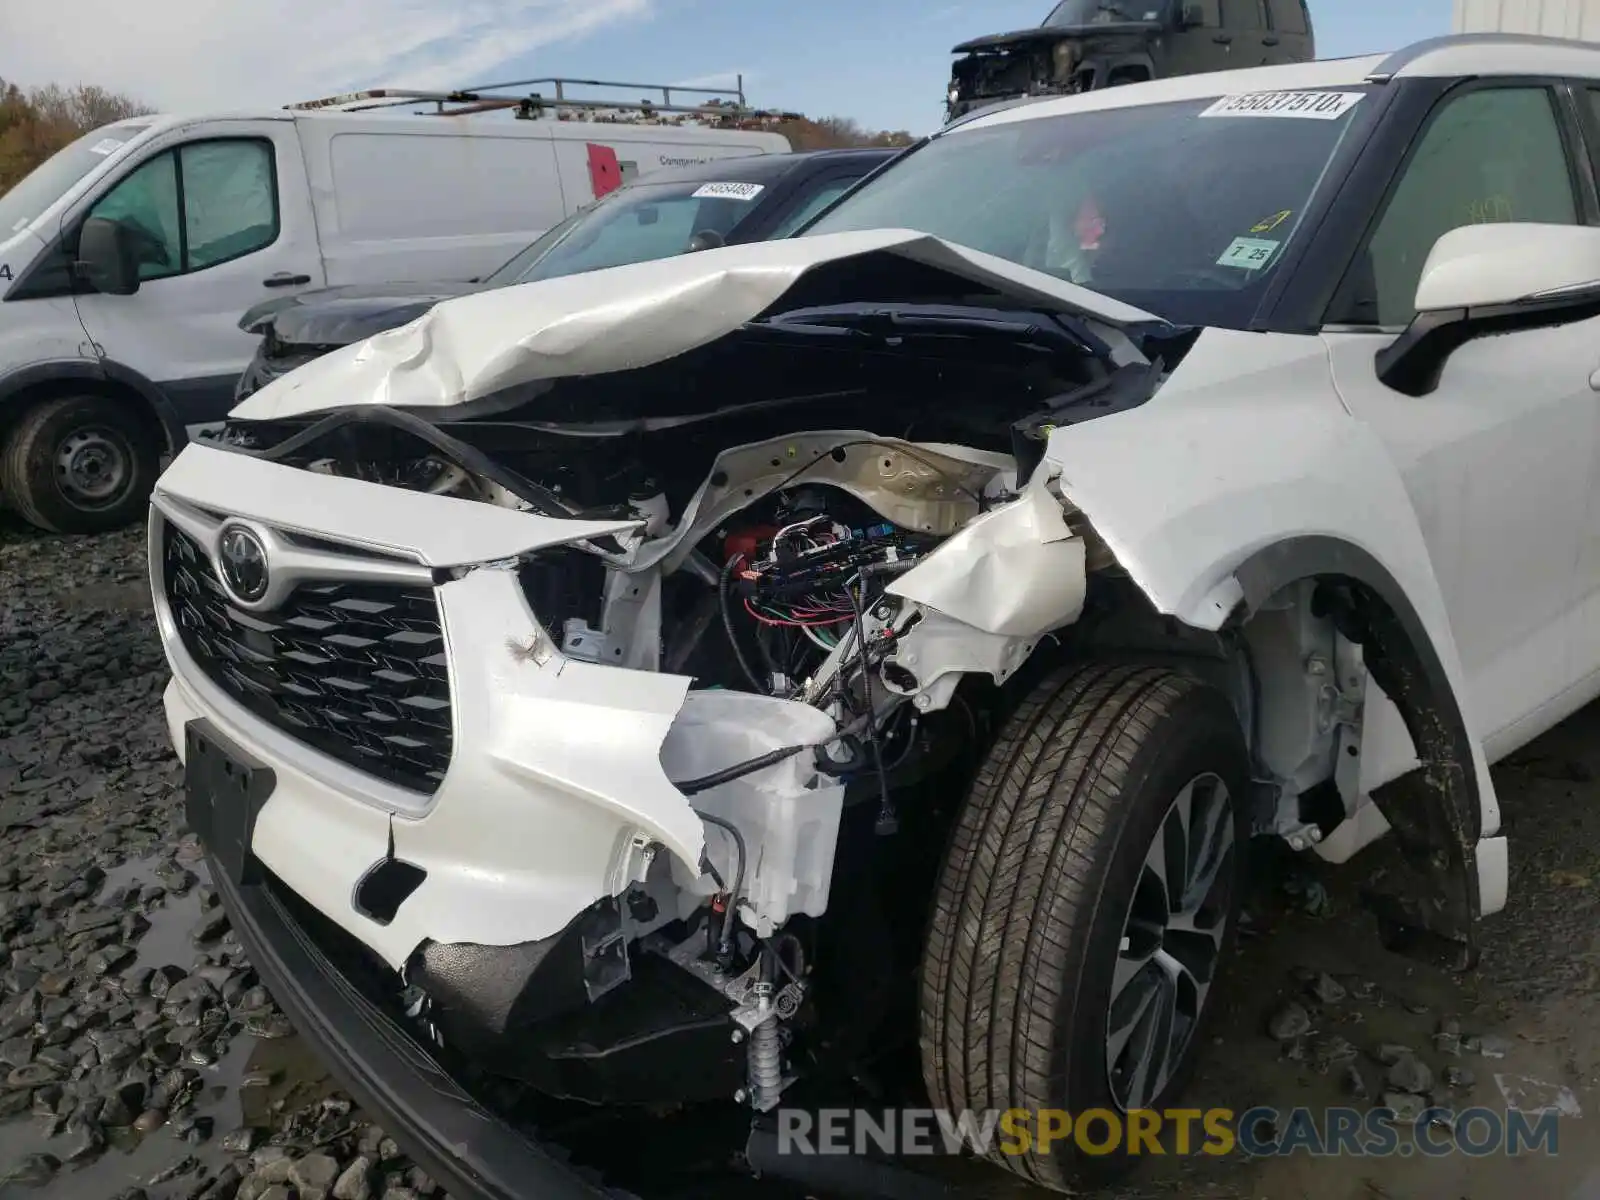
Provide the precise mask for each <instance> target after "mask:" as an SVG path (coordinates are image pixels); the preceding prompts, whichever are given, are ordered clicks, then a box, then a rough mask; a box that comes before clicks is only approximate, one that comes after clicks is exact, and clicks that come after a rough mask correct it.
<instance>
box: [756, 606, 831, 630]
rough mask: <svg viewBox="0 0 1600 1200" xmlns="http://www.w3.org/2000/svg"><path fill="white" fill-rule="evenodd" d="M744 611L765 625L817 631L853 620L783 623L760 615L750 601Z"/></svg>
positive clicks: (774, 618)
mask: <svg viewBox="0 0 1600 1200" xmlns="http://www.w3.org/2000/svg"><path fill="white" fill-rule="evenodd" d="M744 610H745V612H747V613H749V614H750V615H751V616H752V617H754V618H755V619H756V620H758V621H760V622H761V623H762V624H763V625H784V626H788V627H789V628H792V629H815V628H816V627H818V626H821V625H839V624H842V623H843V622H845V621H848V620H850V619H851V618H850V617H834V618H833V619H832V620H828V621H783V620H779V619H778V618H776V617H768V616H764V615H762V614H761V613H758V612H757V611H756V610H755V609H754V608H753V607H751V604H750V601H749V600H746V601H745V602H744Z"/></svg>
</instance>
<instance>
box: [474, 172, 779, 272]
mask: <svg viewBox="0 0 1600 1200" xmlns="http://www.w3.org/2000/svg"><path fill="white" fill-rule="evenodd" d="M765 190H766V189H765V188H764V187H763V186H762V185H761V184H759V183H717V182H714V181H713V182H691V183H633V184H629V185H628V186H627V187H625V188H622V189H620V190H618V191H615V192H613V193H612V194H611V195H609V196H607V197H606V198H605V199H604V200H602V201H600V202H599V203H598V204H595V205H592V206H590V207H589V208H587V209H584V210H583V211H581V212H577V213H574V214H573V215H572V216H570V217H568V218H567V219H566V220H565V221H563V222H562V223H561V224H559V225H557V226H556V227H555V228H554V229H552V230H550V231H549V232H548V233H546V234H545V235H544V236H543V237H541V238H540V239H539V240H538V241H536V242H534V243H533V244H532V245H531V246H529V247H528V248H527V249H526V250H524V251H523V252H522V253H521V254H519V255H517V256H516V257H515V258H513V259H512V260H511V261H510V262H508V263H506V265H505V266H503V267H501V268H500V269H499V270H498V271H496V272H495V273H494V274H493V275H491V276H490V277H489V279H488V281H487V282H488V283H489V284H490V285H491V286H506V285H509V284H513V283H532V282H534V281H535V280H538V279H554V278H555V277H556V276H558V275H577V274H579V273H580V272H583V271H598V270H600V269H601V268H603V267H621V266H625V265H627V264H629V263H639V262H649V261H650V260H652V259H657V258H671V257H672V256H674V255H677V254H683V253H685V252H686V251H688V250H689V249H690V248H691V247H690V244H689V243H690V240H691V239H692V238H694V237H695V235H697V234H710V235H712V237H713V239H720V241H727V240H728V238H729V237H731V236H732V234H733V231H734V230H735V229H737V228H738V227H739V225H740V224H741V223H742V222H743V221H744V220H745V218H746V217H748V216H749V215H750V213H751V212H752V211H753V210H754V209H755V206H756V200H757V199H758V198H759V197H760V196H761V194H762V192H764V191H765Z"/></svg>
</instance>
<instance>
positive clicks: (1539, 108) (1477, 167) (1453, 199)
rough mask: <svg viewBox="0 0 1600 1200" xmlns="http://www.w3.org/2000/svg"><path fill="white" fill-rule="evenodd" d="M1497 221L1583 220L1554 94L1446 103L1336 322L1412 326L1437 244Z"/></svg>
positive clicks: (1528, 92) (1493, 94)
mask: <svg viewBox="0 0 1600 1200" xmlns="http://www.w3.org/2000/svg"><path fill="white" fill-rule="evenodd" d="M1490 221H1529V222H1539V223H1544V224H1552V225H1576V224H1578V223H1579V215H1578V203H1577V199H1576V197H1575V195H1574V193H1573V185H1572V173H1571V171H1570V170H1569V167H1568V162H1567V154H1566V148H1565V146H1564V145H1563V143H1562V140H1561V130H1560V126H1559V125H1558V124H1557V122H1556V114H1555V109H1554V107H1553V106H1552V104H1551V99H1550V93H1549V92H1548V91H1547V90H1546V89H1544V88H1492V89H1483V90H1480V91H1474V92H1469V93H1467V94H1466V95H1464V96H1460V97H1457V98H1456V99H1454V100H1447V101H1446V102H1445V105H1444V107H1443V108H1442V109H1440V110H1439V112H1438V113H1437V114H1436V115H1435V116H1434V118H1433V120H1432V122H1431V123H1430V124H1429V126H1428V128H1427V130H1426V131H1425V132H1424V133H1423V135H1422V140H1421V142H1420V143H1419V144H1418V146H1417V149H1416V153H1415V154H1414V155H1413V156H1412V158H1411V161H1410V162H1409V163H1408V164H1407V165H1406V168H1405V174H1404V175H1403V176H1401V178H1400V182H1399V183H1398V184H1397V185H1396V187H1395V189H1394V192H1393V194H1392V195H1391V196H1390V198H1389V203H1388V206H1387V207H1386V208H1385V209H1384V213H1383V216H1382V218H1381V219H1380V220H1379V222H1378V225H1377V227H1376V228H1375V229H1374V230H1373V233H1372V236H1371V237H1370V239H1369V240H1368V244H1367V246H1366V247H1365V248H1364V249H1363V250H1362V252H1361V253H1360V254H1359V255H1357V257H1356V261H1355V262H1354V263H1353V264H1352V265H1351V268H1350V273H1349V274H1348V275H1347V276H1346V278H1345V280H1344V282H1343V283H1342V284H1341V286H1340V289H1339V295H1338V296H1337V297H1336V299H1335V301H1334V304H1333V306H1332V309H1331V310H1330V312H1329V320H1330V321H1332V322H1334V323H1336V324H1340V323H1349V324H1360V325H1369V324H1371V325H1404V324H1406V323H1407V322H1409V321H1410V320H1411V318H1412V317H1413V316H1415V315H1416V310H1415V308H1414V307H1413V302H1414V300H1415V297H1416V291H1417V281H1418V280H1419V279H1421V277H1422V268H1423V265H1424V264H1425V263H1426V262H1427V260H1428V255H1429V253H1430V252H1431V251H1432V250H1433V245H1434V243H1435V242H1437V241H1438V240H1439V239H1440V238H1441V237H1443V236H1444V235H1445V234H1447V233H1449V232H1450V231H1451V230H1452V229H1456V228H1459V227H1460V226H1462V225H1469V224H1475V223H1476V224H1483V223H1487V222H1490Z"/></svg>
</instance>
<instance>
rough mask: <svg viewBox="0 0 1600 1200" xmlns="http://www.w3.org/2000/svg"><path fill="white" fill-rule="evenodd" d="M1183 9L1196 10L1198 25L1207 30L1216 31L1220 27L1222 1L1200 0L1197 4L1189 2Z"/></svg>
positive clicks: (1191, 0)
mask: <svg viewBox="0 0 1600 1200" xmlns="http://www.w3.org/2000/svg"><path fill="white" fill-rule="evenodd" d="M1183 7H1184V8H1185V9H1189V8H1198V9H1199V10H1200V23H1201V24H1202V25H1203V26H1204V27H1205V28H1207V29H1217V28H1219V27H1220V26H1221V25H1222V0H1200V2H1199V3H1198V4H1196V3H1194V2H1193V0H1190V2H1189V3H1187V4H1184V5H1183Z"/></svg>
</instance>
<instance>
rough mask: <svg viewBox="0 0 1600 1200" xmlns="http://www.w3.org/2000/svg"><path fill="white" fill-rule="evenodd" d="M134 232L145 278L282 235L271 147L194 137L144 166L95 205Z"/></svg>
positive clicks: (218, 259)
mask: <svg viewBox="0 0 1600 1200" xmlns="http://www.w3.org/2000/svg"><path fill="white" fill-rule="evenodd" d="M89 215H90V216H91V217H106V218H108V219H110V220H113V221H120V222H121V223H122V224H123V225H124V226H126V227H127V228H128V229H129V230H130V231H131V233H132V236H133V243H134V254H135V257H136V258H137V260H138V263H139V278H140V279H165V278H167V277H168V276H171V275H182V274H184V273H186V272H189V271H201V270H204V269H205V268H206V267H212V266H215V265H217V264H218V263H222V262H227V261H228V260H229V259H232V258H238V257H239V256H240V255H243V254H249V253H251V252H252V251H255V250H259V249H261V248H262V247H263V246H267V245H270V244H271V243H272V242H274V241H276V240H277V237H278V193H277V185H276V182H275V179H274V176H273V169H272V147H271V144H270V143H268V142H265V141H262V140H259V139H255V138H241V139H233V140H223V141H213V142H192V143H190V144H188V145H186V146H180V147H178V148H177V149H176V150H169V151H167V152H166V153H164V154H161V155H159V156H158V157H156V158H152V159H151V160H150V161H149V162H147V163H144V164H143V165H141V166H140V167H138V168H137V169H136V170H135V171H134V172H133V173H132V174H130V175H129V176H128V177H127V178H126V179H124V180H123V181H122V182H121V183H119V184H117V186H116V187H114V188H112V189H111V191H110V192H108V193H106V195H105V196H103V197H101V199H100V201H99V202H98V203H97V204H96V205H95V206H94V208H93V209H91V210H90V212H89Z"/></svg>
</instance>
